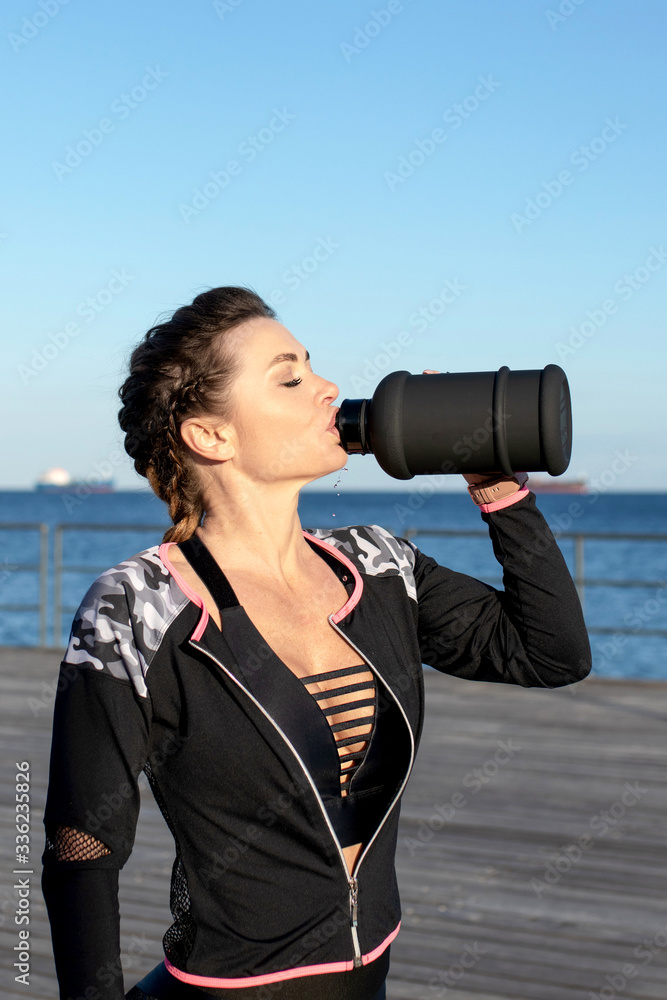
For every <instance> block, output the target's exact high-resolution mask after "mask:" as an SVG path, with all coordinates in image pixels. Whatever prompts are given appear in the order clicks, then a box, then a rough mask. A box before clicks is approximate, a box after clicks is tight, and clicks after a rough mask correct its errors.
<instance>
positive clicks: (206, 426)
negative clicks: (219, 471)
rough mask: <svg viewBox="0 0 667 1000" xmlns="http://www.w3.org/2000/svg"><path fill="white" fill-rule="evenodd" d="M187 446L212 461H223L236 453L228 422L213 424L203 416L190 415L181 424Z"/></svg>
mask: <svg viewBox="0 0 667 1000" xmlns="http://www.w3.org/2000/svg"><path fill="white" fill-rule="evenodd" d="M180 432H181V438H182V440H183V443H184V444H185V445H187V447H188V448H189V449H190V450H191V451H193V452H195V454H197V455H201V457H202V458H207V459H209V460H210V461H213V462H215V461H218V462H219V461H223V460H225V459H227V458H231V457H232V455H233V454H234V446H233V443H232V435H231V433H230V428H229V425H228V424H211V423H209V422H208V421H207V420H206V419H205V418H203V417H188V418H187V419H186V420H184V421H183V423H182V424H181V426H180Z"/></svg>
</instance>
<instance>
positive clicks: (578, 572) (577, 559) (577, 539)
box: [574, 534, 585, 611]
mask: <svg viewBox="0 0 667 1000" xmlns="http://www.w3.org/2000/svg"><path fill="white" fill-rule="evenodd" d="M584 537H585V536H584V535H582V534H576V535H575V536H574V582H575V584H576V587H577V593H578V594H579V600H580V601H581V610H582V611H583V610H584V586H585V581H584Z"/></svg>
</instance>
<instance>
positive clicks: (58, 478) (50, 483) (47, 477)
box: [34, 467, 114, 494]
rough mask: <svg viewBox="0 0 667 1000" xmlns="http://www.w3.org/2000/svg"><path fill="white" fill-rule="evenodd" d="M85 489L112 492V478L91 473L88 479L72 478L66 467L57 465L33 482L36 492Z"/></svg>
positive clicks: (64, 491) (67, 491)
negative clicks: (102, 477) (62, 467)
mask: <svg viewBox="0 0 667 1000" xmlns="http://www.w3.org/2000/svg"><path fill="white" fill-rule="evenodd" d="M82 488H83V489H85V490H86V494H88V493H113V492H114V481H113V479H101V478H100V477H99V476H96V475H92V476H91V477H90V479H89V480H86V479H72V477H71V476H70V474H69V472H68V471H67V469H61V468H59V467H56V468H53V469H49V470H48V471H47V472H45V473H44V475H42V476H40V477H39V479H38V480H37V482H36V483H35V486H34V489H35V491H36V492H37V493H74V492H76V490H77V489H82Z"/></svg>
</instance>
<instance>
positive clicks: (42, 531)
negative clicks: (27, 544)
mask: <svg viewBox="0 0 667 1000" xmlns="http://www.w3.org/2000/svg"><path fill="white" fill-rule="evenodd" d="M0 529H2V530H3V531H5V530H9V531H37V532H39V562H37V563H26V562H21V563H14V562H12V563H5V568H4V570H2V571H0V579H3V578H6V576H5V574H7V575H9V574H11V573H15V572H17V571H19V570H20V571H22V572H37V573H39V602H38V603H37V604H0V612H2V611H36V612H37V613H38V615H39V644H40V646H46V630H47V614H48V594H49V589H48V588H49V526H48V524H42V523H41V522H39V521H25V522H23V521H9V522H5V523H0Z"/></svg>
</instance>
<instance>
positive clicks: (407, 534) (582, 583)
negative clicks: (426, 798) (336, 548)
mask: <svg viewBox="0 0 667 1000" xmlns="http://www.w3.org/2000/svg"><path fill="white" fill-rule="evenodd" d="M167 527H168V525H167V524H158V525H156V524H85V523H76V524H57V525H55V527H54V529H53V538H54V546H53V603H52V607H53V626H52V644H53V646H54V647H55V646H60V645H61V643H62V635H61V631H62V628H61V626H62V616H63V615H64V614H73V613H74V612H75V611H76V607H74V606H69V605H65V604H64V603H63V578H64V576H65V574H67V573H86V574H93V573H95V574H98V573H101V572H103V571H104V570H105V569H108V568H109V567H108V564H105V565H99V566H98V565H93V564H90V563H89V564H87V565H80V564H74V563H66V562H65V561H64V536H65V532H68V531H101V532H128V531H129V532H152V533H154V534H158V535H159V536H160V537H161V536H162V534H163V533H164V531H165V530H166V528H167ZM0 530H3V531H4V530H20V531H37V532H38V533H39V561H38V562H33V563H29V562H24V563H11V564H6V568H5V570H4V573H5V574H7V573H12V572H14V571H15V570H22V571H27V572H36V573H38V574H39V603H36V604H35V603H32V604H31V603H25V604H21V603H17V604H8V603H4V604H0V613H2V612H16V611H32V612H36V613H37V614H38V616H39V645H40V646H46V645H47V633H48V619H49V536H50V529H49V525H48V524H43V523H37V522H34V523H27V522H26V523H21V522H11V523H4V524H3V523H0ZM554 534H556V538H557V540H558V541H560V540H561V539H571V540H572V541H573V547H574V573H573V579H574V582H575V585H576V587H577V591H578V594H579V598H580V600H581V604H582V607H584V606H585V595H586V590H587V589H588V588H590V587H621V588H627V589H634V588H643V589H652V588H653V589H656V590H664V589H665V588H666V587H667V581H665V580H619V579H601V578H600V579H587V578H586V577H585V544H586V542H595V541H614V542H619V541H630V542H663V543H665V542H667V534H642V533H637V534H630V533H619V534H616V533H613V532H600V533H592V532H558V533H555V532H554ZM400 535H401V536H402V537H404V538H408V539H410V538H414V537H416V536H418V535H420V536H426V537H434V538H487V539H488V533H487V532H486V531H479V530H467V529H459V528H425V527H424V528H417V527H408V528H405V529H402V530H401V531H400ZM2 578H3V570H2V564H0V581H1V580H2ZM484 578H485V580H486V581H487V582H488V583H491V584H494V585H495V584H496V583H502V577H499V576H486V575H485V577H484ZM587 627H588V631H589V633H591V634H593V633H594V634H598V635H605V634H626V635H637V636H655V637H659V638H667V629H664V628H645V627H643V626H642V627H637V628H622V627H618V626H603V625H590V626H587Z"/></svg>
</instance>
